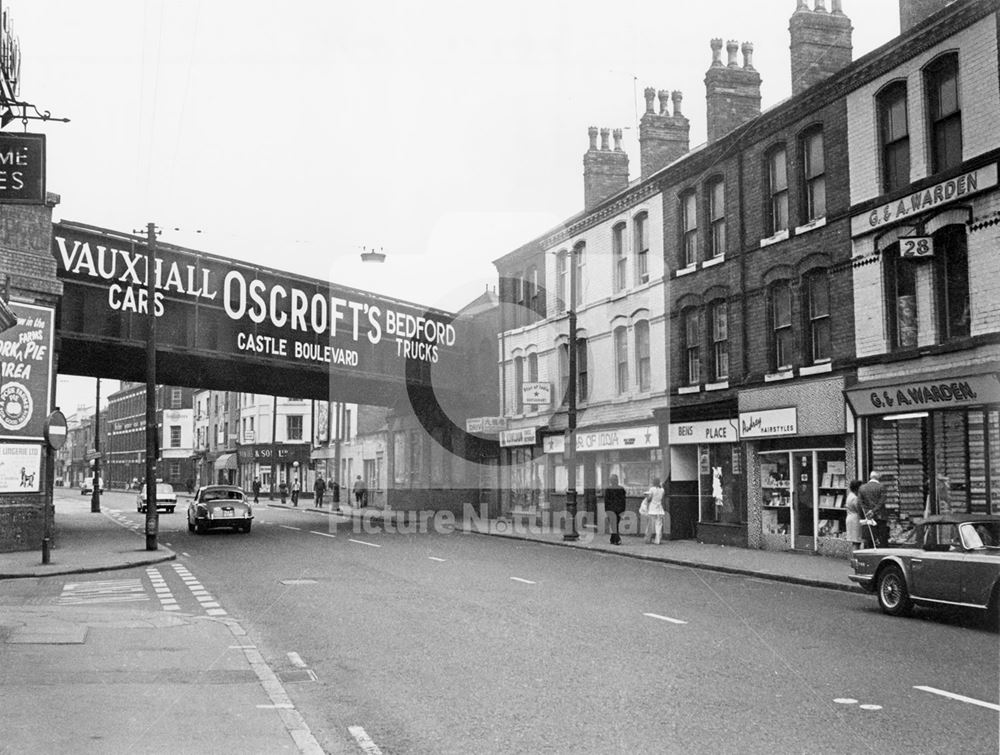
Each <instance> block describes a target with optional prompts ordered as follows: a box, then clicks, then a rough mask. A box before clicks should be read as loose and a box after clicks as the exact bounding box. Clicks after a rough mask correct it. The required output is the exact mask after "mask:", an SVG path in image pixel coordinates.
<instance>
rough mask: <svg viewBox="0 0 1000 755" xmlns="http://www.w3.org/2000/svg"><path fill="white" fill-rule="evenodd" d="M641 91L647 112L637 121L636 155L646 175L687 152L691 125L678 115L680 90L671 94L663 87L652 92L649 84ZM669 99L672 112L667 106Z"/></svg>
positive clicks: (642, 172)
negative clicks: (656, 100) (655, 100)
mask: <svg viewBox="0 0 1000 755" xmlns="http://www.w3.org/2000/svg"><path fill="white" fill-rule="evenodd" d="M644 94H645V97H646V112H645V114H643V116H642V119H641V120H640V121H639V155H640V158H641V161H642V165H641V176H642V177H643V178H646V177H647V176H650V175H652V174H653V173H655V172H656V171H658V170H659V169H660V168H662V167H664V166H665V165H669V164H670V163H672V162H673V161H674V160H676V159H677V158H678V157H680V156H681V155H683V154H684V153H686V152H687V151H688V145H689V139H688V135H689V132H690V130H691V127H690V124H689V123H688V119H687V118H685V117H684V116H683V115H681V93H680V92H677V91H675V92H673V94H671V93H670V92H668V91H667V90H666V89H661V90H660V91H659V92H655V91H654V90H653V88H652V87H648V88H647V89H646V90H645V92H644ZM654 95H655V96H656V97H658V98H659V101H660V110H659V112H658V113H657V112H656V110H655V109H654V107H653V97H654ZM671 100H672V101H673V106H674V112H673V115H671V114H670V110H669V108H668V103H669V102H670V101H671Z"/></svg>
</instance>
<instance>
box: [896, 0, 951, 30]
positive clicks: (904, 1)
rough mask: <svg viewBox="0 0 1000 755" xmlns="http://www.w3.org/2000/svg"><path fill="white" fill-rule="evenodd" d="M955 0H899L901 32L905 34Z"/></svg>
mask: <svg viewBox="0 0 1000 755" xmlns="http://www.w3.org/2000/svg"><path fill="white" fill-rule="evenodd" d="M954 1H955V0H899V33H900V34H903V33H905V32H907V31H909V30H910V29H912V28H913V27H914V26H916V25H917V24H919V23H920V22H921V21H923V20H924V19H925V18H929V17H931V16H933V15H934V14H935V13H937V12H938V11H939V10H941V9H942V8H944V7H945V6H946V5H951V4H952V3H953V2H954Z"/></svg>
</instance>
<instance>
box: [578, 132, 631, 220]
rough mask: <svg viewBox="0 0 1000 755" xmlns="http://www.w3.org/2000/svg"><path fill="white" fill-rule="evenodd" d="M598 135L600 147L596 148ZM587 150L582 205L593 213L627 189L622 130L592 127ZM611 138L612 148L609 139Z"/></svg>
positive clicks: (625, 155) (584, 158)
mask: <svg viewBox="0 0 1000 755" xmlns="http://www.w3.org/2000/svg"><path fill="white" fill-rule="evenodd" d="M598 133H600V136H601V146H600V147H598V146H597V135H598ZM587 134H588V136H589V137H590V148H589V149H588V150H587V151H586V152H584V153H583V206H584V209H586V210H592V209H594V207H596V206H597V205H599V204H600V203H601V202H603V201H604V200H605V199H607V198H608V197H610V196H611V195H612V194H617V193H618V192H619V191H621V190H622V189H624V188H625V187H626V186H628V155H627V154H626V153H625V151H624V150H623V149H622V130H621V129H620V128H616V129H615V130H614V132H613V133H612V131H611V129H609V128H602V129H600V130H599V131H598V129H597V127H595V126H591V127H590V128H589V129H587ZM609 136H613V137H614V148H613V149H612V148H611V147H610V146H609V145H608V137H609Z"/></svg>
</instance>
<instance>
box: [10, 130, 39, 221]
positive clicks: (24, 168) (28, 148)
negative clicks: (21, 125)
mask: <svg viewBox="0 0 1000 755" xmlns="http://www.w3.org/2000/svg"><path fill="white" fill-rule="evenodd" d="M0 204H45V134H7V133H0Z"/></svg>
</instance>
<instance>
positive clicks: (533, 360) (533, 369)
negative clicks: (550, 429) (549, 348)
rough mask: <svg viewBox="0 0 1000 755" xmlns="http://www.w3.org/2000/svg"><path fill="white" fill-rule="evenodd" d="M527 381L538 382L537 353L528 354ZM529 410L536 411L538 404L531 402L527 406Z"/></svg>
mask: <svg viewBox="0 0 1000 755" xmlns="http://www.w3.org/2000/svg"><path fill="white" fill-rule="evenodd" d="M528 382H529V383H537V382H538V355H537V354H528ZM528 411H529V412H537V411H538V406H537V405H535V404H531V405H529V406H528Z"/></svg>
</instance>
